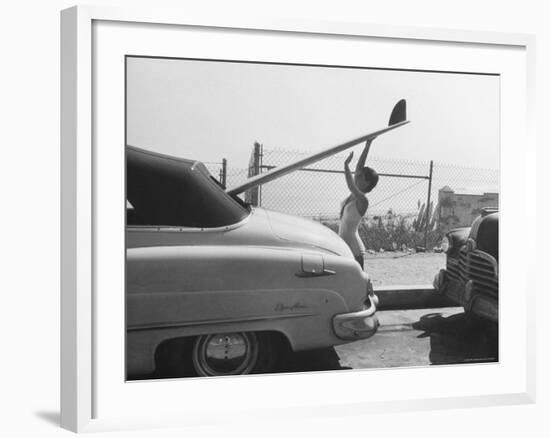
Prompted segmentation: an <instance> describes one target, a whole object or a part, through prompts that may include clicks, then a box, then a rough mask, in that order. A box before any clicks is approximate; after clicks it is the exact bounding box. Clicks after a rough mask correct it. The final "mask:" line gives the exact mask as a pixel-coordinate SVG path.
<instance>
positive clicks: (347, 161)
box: [344, 151, 353, 166]
mask: <svg viewBox="0 0 550 438" xmlns="http://www.w3.org/2000/svg"><path fill="white" fill-rule="evenodd" d="M352 159H353V151H352V152H351V153H350V154H349V155H348V158H346V161H344V164H345V165H346V166H348V165H349V163H350V162H351V160H352Z"/></svg>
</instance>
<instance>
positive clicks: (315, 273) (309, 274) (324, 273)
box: [296, 269, 336, 278]
mask: <svg viewBox="0 0 550 438" xmlns="http://www.w3.org/2000/svg"><path fill="white" fill-rule="evenodd" d="M334 274H336V271H331V270H330V269H323V270H322V271H310V272H297V273H296V277H304V278H310V277H325V276H327V275H334Z"/></svg>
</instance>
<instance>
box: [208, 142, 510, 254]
mask: <svg viewBox="0 0 550 438" xmlns="http://www.w3.org/2000/svg"><path fill="white" fill-rule="evenodd" d="M359 153H360V149H359V148H357V151H356V154H355V157H358V155H359ZM348 154H349V151H348V152H345V153H342V154H337V155H334V156H331V157H328V158H326V159H323V160H321V161H319V162H317V163H315V164H312V165H311V166H308V167H307V168H304V169H300V170H298V171H296V172H293V173H290V174H288V175H286V176H283V177H282V178H280V179H278V180H275V181H272V182H269V183H267V184H265V185H263V186H260V187H257V188H255V189H251V190H249V191H247V192H246V193H245V195H244V199H245V201H246V202H249V203H250V204H252V205H257V206H261V207H263V208H267V209H270V210H276V211H280V212H283V213H287V214H291V215H296V216H302V217H307V218H310V219H314V220H317V221H320V222H322V223H323V224H325V225H326V226H328V227H330V228H331V229H333V230H335V231H337V230H338V226H339V221H340V210H341V206H342V201H343V200H344V199H346V197H347V196H348V195H349V190H348V188H347V185H346V181H345V175H344V160H345V159H346V157H347V156H348ZM308 155H310V153H309V152H305V151H293V150H285V149H266V148H264V147H263V146H262V145H260V144H259V143H256V144H255V145H254V147H253V150H252V153H251V156H250V161H249V166H248V168H246V169H242V168H241V169H239V168H233V167H229V168H228V166H227V162H226V161H225V160H223V162H222V163H206V164H207V167H208V168H209V170H210V172H211V173H212V175H214V176H216V177H218V176H219V180H220V182H221V183H222V184H223V185H224V186H225V185H227V186H236V185H238V184H241V183H243V182H245V181H246V179H247V178H249V177H251V176H254V175H258V174H261V173H265V172H268V171H269V170H270V169H272V168H274V167H278V166H282V165H286V164H289V163H292V162H295V161H297V160H299V159H301V158H304V157H306V156H308ZM353 165H354V162H352V163H351V166H350V167H352V168H353ZM367 165H368V166H369V167H372V168H374V169H375V170H376V171H377V172H378V174H379V176H380V179H379V182H378V185H377V186H376V188H375V189H374V190H373V191H372V192H370V193H369V194H368V195H367V196H368V199H369V208H368V211H367V214H366V215H365V217H364V219H363V221H362V224H361V227H360V230H359V232H360V235H361V237H362V238H363V240H364V241H365V244H366V246H367V248H368V249H372V250H374V251H379V250H381V249H384V250H395V249H403V250H405V249H409V248H416V249H417V250H426V249H430V250H431V249H433V248H437V247H438V246H439V244H440V243H441V239H442V236H443V235H444V234H445V232H446V231H448V230H449V229H451V228H454V227H458V226H469V225H470V224H471V222H472V220H473V219H474V218H475V217H476V216H477V215H478V214H479V213H480V211H481V209H482V208H483V207H498V191H499V171H498V170H495V169H480V168H468V167H460V166H455V165H451V164H444V163H434V162H432V161H410V160H396V159H384V158H381V157H377V156H369V157H368V159H367Z"/></svg>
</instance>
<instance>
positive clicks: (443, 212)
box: [438, 186, 498, 231]
mask: <svg viewBox="0 0 550 438" xmlns="http://www.w3.org/2000/svg"><path fill="white" fill-rule="evenodd" d="M484 207H498V193H496V192H485V193H483V194H474V193H455V191H454V190H453V189H451V188H450V187H449V186H445V187H442V188H441V189H439V196H438V208H439V224H440V227H441V228H442V229H443V230H444V231H447V230H450V229H451V228H457V227H468V226H470V225H471V224H472V221H473V220H474V219H475V218H476V217H477V216H478V215H479V214H480V212H481V209H482V208H484Z"/></svg>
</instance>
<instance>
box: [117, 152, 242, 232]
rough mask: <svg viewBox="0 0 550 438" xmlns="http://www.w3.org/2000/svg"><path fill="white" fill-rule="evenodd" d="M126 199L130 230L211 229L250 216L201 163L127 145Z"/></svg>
mask: <svg viewBox="0 0 550 438" xmlns="http://www.w3.org/2000/svg"><path fill="white" fill-rule="evenodd" d="M126 199H127V210H126V211H127V223H128V225H155V226H182V227H193V228H212V227H222V226H227V225H232V224H235V223H237V222H240V221H242V220H243V219H245V218H246V217H247V216H248V215H249V213H250V212H249V210H248V209H247V208H246V207H245V206H244V205H243V204H241V203H239V202H238V200H236V199H234V198H232V197H231V196H230V195H228V194H227V193H226V192H225V191H224V190H223V188H222V187H221V186H220V185H219V184H218V183H217V182H216V181H215V180H214V179H213V178H212V177H211V176H210V174H209V172H208V170H207V169H206V167H205V166H204V164H202V163H200V162H197V161H192V160H184V159H180V158H175V157H170V156H168V155H162V154H157V153H154V152H149V151H146V150H143V149H139V148H135V147H131V146H127V147H126ZM129 206H130V208H128V207H129Z"/></svg>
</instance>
